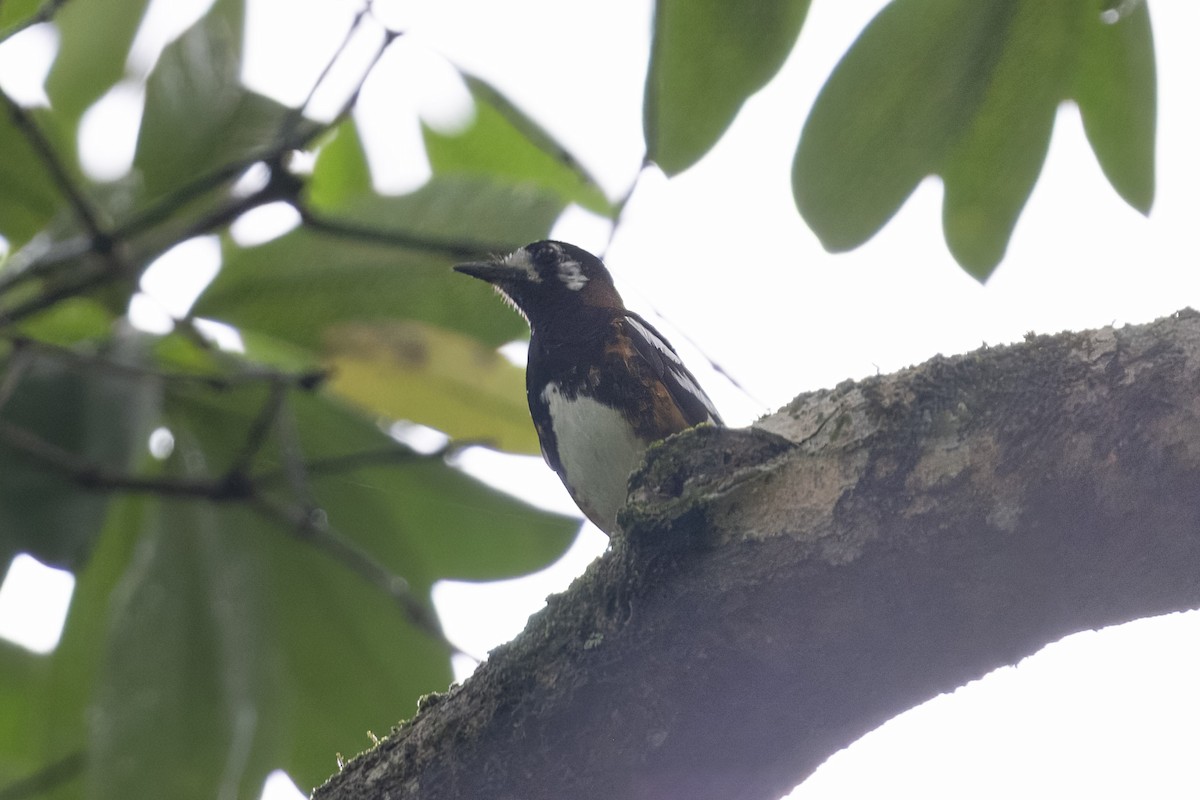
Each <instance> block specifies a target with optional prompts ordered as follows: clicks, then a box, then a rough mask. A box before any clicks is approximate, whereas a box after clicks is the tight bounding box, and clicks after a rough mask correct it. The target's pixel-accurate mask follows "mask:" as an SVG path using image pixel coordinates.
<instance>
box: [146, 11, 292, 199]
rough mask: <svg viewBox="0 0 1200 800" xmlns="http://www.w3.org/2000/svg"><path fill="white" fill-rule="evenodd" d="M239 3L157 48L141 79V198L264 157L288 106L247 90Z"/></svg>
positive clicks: (213, 13)
mask: <svg viewBox="0 0 1200 800" xmlns="http://www.w3.org/2000/svg"><path fill="white" fill-rule="evenodd" d="M242 16H243V11H242V7H241V3H240V2H232V1H231V0H222V2H220V3H218V4H217V5H216V6H214V7H213V9H212V11H210V12H209V13H208V14H207V15H205V16H204V18H203V19H201V20H200V21H199V22H197V23H196V24H195V25H193V26H192V27H191V28H190V29H188V31H187V32H185V33H184V34H183V35H182V36H181V37H180V38H179V39H178V40H176V41H175V42H173V43H172V44H171V45H170V46H168V47H167V48H166V49H165V50H164V51H163V53H162V56H161V57H160V58H159V60H158V64H157V65H156V66H155V68H154V71H153V72H152V73H151V74H150V77H149V79H148V81H147V84H146V109H145V112H144V114H143V115H142V126H141V129H140V131H139V133H138V143H137V150H136V152H135V153H134V160H133V163H134V167H135V168H136V169H137V171H138V173H139V174H140V175H141V177H142V183H143V191H144V194H145V198H146V199H153V198H156V197H158V196H161V195H162V194H163V193H165V192H167V191H168V190H170V189H172V188H175V187H177V186H178V185H179V184H180V183H183V182H186V181H188V180H192V179H195V178H198V177H200V176H201V175H204V174H206V173H208V172H210V171H211V170H213V169H214V168H216V167H220V166H223V165H226V164H229V163H231V162H236V161H239V160H243V159H248V158H253V157H255V156H257V155H260V154H264V153H265V152H266V151H267V149H268V147H269V145H271V144H272V143H273V142H275V141H276V140H277V138H278V137H279V135H280V132H281V130H283V124H284V121H285V120H287V119H289V118H290V116H291V115H292V113H293V112H292V110H291V109H289V108H287V107H286V106H283V105H280V104H279V103H276V102H275V101H274V100H270V99H268V98H266V97H263V96H262V95H259V94H255V93H254V92H250V91H248V90H247V89H245V88H244V87H243V86H242V85H241V84H240V83H239V82H238V81H239V74H240V71H241V25H242Z"/></svg>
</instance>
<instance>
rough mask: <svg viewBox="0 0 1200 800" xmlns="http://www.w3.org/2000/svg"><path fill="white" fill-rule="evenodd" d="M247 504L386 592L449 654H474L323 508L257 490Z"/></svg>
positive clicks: (403, 580)
mask: <svg viewBox="0 0 1200 800" xmlns="http://www.w3.org/2000/svg"><path fill="white" fill-rule="evenodd" d="M250 507H251V508H252V509H254V510H255V511H257V512H258V513H259V514H260V515H261V516H263V517H265V518H267V519H270V520H273V521H275V522H278V523H282V524H284V525H285V526H287V527H288V528H289V529H291V530H292V531H294V532H295V534H296V535H297V537H298V538H299V539H300V540H301V541H303V542H306V543H308V544H310V545H312V546H313V547H315V548H317V549H318V550H321V551H322V552H324V553H325V554H326V555H328V556H330V557H331V558H333V559H334V560H335V561H337V562H339V563H340V564H342V566H344V567H346V568H347V569H349V570H350V571H351V572H353V573H354V574H355V575H357V576H359V577H360V578H362V579H363V580H364V581H366V582H367V583H368V584H370V585H371V586H374V587H375V588H376V589H379V590H380V591H382V592H383V593H384V594H386V595H388V596H389V597H390V598H392V600H393V601H394V602H395V603H396V604H397V605H398V606H399V607H400V609H401V610H402V611H403V612H404V615H405V617H406V618H407V619H408V621H409V622H410V623H411V624H412V625H413V627H415V628H417V630H419V631H421V632H423V633H425V634H426V635H428V636H429V637H430V638H432V639H433V640H434V641H436V642H437V643H438V644H440V645H441V646H442V647H444V648H445V649H446V650H447V651H448V652H449V653H450V654H451V655H464V656H467V657H468V658H474V656H472V655H471V654H470V653H465V652H463V651H462V650H461V649H459V648H458V646H457V645H455V644H454V643H453V642H451V641H450V640H449V639H447V638H446V634H445V633H444V632H443V631H442V626H441V623H440V622H439V621H438V619H437V616H436V615H435V614H433V612H431V611H430V610H429V609H428V608H427V607H426V606H425V605H424V604H423V603H421V601H420V600H418V599H417V597H416V596H415V595H414V594H413V592H412V590H411V589H410V588H409V585H408V581H406V580H405V579H404V578H402V577H400V576H399V575H396V574H395V573H393V572H392V571H391V570H389V569H388V568H387V567H385V566H383V565H382V564H380V563H379V562H378V561H376V560H375V559H374V558H373V557H372V556H371V555H370V554H369V553H367V552H366V551H365V550H362V549H361V548H359V547H358V546H357V545H354V544H352V543H351V542H350V541H348V540H346V539H345V538H344V537H342V536H341V535H339V534H338V533H337V531H335V530H334V529H333V528H332V527H330V525H329V522H328V520H327V518H326V517H325V514H324V512H323V511H320V510H319V509H318V510H316V511H308V512H305V511H304V510H302V509H298V508H291V507H288V506H286V505H283V504H280V503H277V502H275V501H273V500H271V499H269V498H266V497H263V496H262V495H260V494H256V495H254V496H253V497H252V498H250Z"/></svg>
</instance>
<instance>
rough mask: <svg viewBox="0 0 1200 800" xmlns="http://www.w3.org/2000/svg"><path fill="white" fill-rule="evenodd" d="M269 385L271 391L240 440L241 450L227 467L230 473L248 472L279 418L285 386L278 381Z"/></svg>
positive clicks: (246, 473)
mask: <svg viewBox="0 0 1200 800" xmlns="http://www.w3.org/2000/svg"><path fill="white" fill-rule="evenodd" d="M270 387H271V391H270V394H269V395H268V396H267V399H266V402H264V403H263V404H262V408H260V409H259V410H258V415H257V416H256V417H255V418H254V422H252V423H251V424H250V430H249V431H247V432H246V439H245V441H243V442H242V449H241V451H240V452H239V453H238V454H237V457H236V458H234V459H233V464H232V465H231V466H230V467H229V471H230V472H231V473H239V474H242V475H248V474H249V473H250V467H251V465H252V464H253V463H254V459H255V458H257V457H258V454H259V453H260V452H262V449H263V445H265V444H266V443H267V438H268V437H269V436H270V435H271V431H272V430H273V429H274V428H275V422H276V420H278V418H279V412H280V409H282V408H283V405H284V397H285V395H286V388H287V387H286V386H285V385H284V384H283V383H281V382H279V381H272V382H271V384H270Z"/></svg>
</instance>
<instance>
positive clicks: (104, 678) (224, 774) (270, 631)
mask: <svg viewBox="0 0 1200 800" xmlns="http://www.w3.org/2000/svg"><path fill="white" fill-rule="evenodd" d="M180 449H181V450H182V451H183V452H182V453H181V455H182V456H183V459H180V460H181V461H182V460H185V459H186V460H190V461H192V462H193V463H195V462H200V461H202V456H200V454H199V453H198V452H196V451H192V452H188V449H189V448H188V446H187V444H186V442H181V443H180ZM262 528H263V526H262V525H261V524H257V525H256V524H253V523H250V524H247V523H245V522H243V521H242V520H241V519H240V518H239V515H237V514H234V513H230V512H227V511H225V510H223V509H219V508H218V507H217V506H215V505H214V504H209V503H194V502H193V503H155V504H154V508H153V509H152V510H151V512H150V513H149V514H147V515H146V519H145V520H144V522H143V526H142V529H141V531H140V534H139V537H138V542H137V549H136V552H135V553H134V556H133V559H132V561H131V562H130V564H129V568H128V569H127V570H126V572H125V574H124V575H123V576H122V580H121V583H120V585H119V586H118V587H117V589H116V591H115V592H114V594H113V597H112V599H111V601H110V614H109V618H110V626H111V627H110V630H109V634H108V636H107V637H106V641H105V647H104V659H103V663H102V665H101V667H100V671H99V674H98V675H97V685H96V692H95V695H94V696H93V698H92V701H91V703H90V707H89V714H88V722H89V725H88V728H89V741H88V745H89V746H88V750H87V752H88V769H87V773H86V781H87V784H88V794H89V796H92V797H97V798H136V797H147V798H149V797H176V798H189V797H195V798H206V797H239V796H240V797H248V796H254V794H255V792H256V790H257V789H258V788H259V787H261V785H262V781H263V779H264V777H265V775H266V773H267V772H268V771H269V770H270V769H271V767H273V766H275V765H277V764H279V763H280V762H281V761H282V760H283V759H282V752H281V751H282V749H283V748H282V747H280V744H281V741H280V739H281V737H280V736H279V731H278V728H280V727H281V723H282V722H283V720H282V719H281V715H280V710H279V707H278V706H279V702H280V701H279V697H278V696H279V693H280V689H281V685H280V683H279V681H278V678H279V672H280V665H279V664H278V651H279V645H278V643H277V642H276V641H275V636H276V631H275V629H274V626H273V625H271V624H270V615H269V612H268V608H269V605H270V603H271V602H272V601H271V598H270V596H269V593H270V591H271V589H272V588H273V587H271V586H269V585H268V584H267V583H266V582H265V581H264V580H263V577H264V575H265V574H266V570H267V567H268V566H269V565H268V564H267V563H264V560H265V559H266V558H267V557H268V553H267V552H266V548H264V547H262V545H263V544H264V541H266V542H273V541H274V536H273V535H272V532H270V531H266V530H262ZM166 731H172V732H177V733H181V732H185V731H186V735H164V732H166Z"/></svg>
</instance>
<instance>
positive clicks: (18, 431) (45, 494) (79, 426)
mask: <svg viewBox="0 0 1200 800" xmlns="http://www.w3.org/2000/svg"><path fill="white" fill-rule="evenodd" d="M139 347H140V345H139V344H138V343H137V342H136V340H134V341H127V342H117V343H116V347H114V348H110V352H109V353H108V354H107V358H109V359H111V360H113V361H121V360H128V359H131V358H134V359H135V358H136V355H134V353H135V352H136V350H137V349H138V348H139ZM21 362H24V363H23V365H22V363H21ZM14 364H16V365H17V368H18V369H20V370H21V371H20V372H18V373H17V375H18V379H17V381H16V382H15V384H14V385H13V389H12V393H11V395H10V397H9V399H8V402H7V404H6V405H5V406H4V408H3V409H2V410H0V422H2V423H3V424H4V425H5V426H6V429H7V431H9V434H8V437H5V436H0V463H3V464H5V465H6V467H5V469H3V470H0V562H3V563H7V562H8V559H10V558H11V557H12V555H13V554H15V553H17V552H22V551H24V552H28V553H30V554H31V555H33V556H35V557H36V558H38V559H39V560H41V561H43V562H45V563H47V564H54V565H56V566H61V567H64V568H67V569H72V570H74V569H78V568H79V567H80V566H82V564H83V563H85V562H86V560H87V557H88V555H89V554H90V552H91V550H92V547H93V545H94V543H95V540H96V537H97V535H98V534H99V532H100V530H101V528H102V526H103V524H104V520H105V514H106V507H107V505H108V497H107V496H105V495H103V494H94V493H89V492H86V491H83V490H82V489H81V487H80V485H79V484H78V483H76V482H75V480H73V479H72V478H71V477H70V476H68V475H67V474H65V473H64V472H63V471H61V470H59V469H57V468H55V467H50V466H46V465H45V464H44V463H43V462H42V461H39V460H38V459H36V458H35V457H34V456H33V455H31V451H30V448H33V450H32V452H33V453H35V454H36V453H37V452H40V451H41V450H42V449H45V448H47V447H49V448H54V449H56V450H61V451H64V452H65V453H67V454H69V456H70V457H72V458H75V459H78V460H81V461H83V462H87V463H91V464H95V465H98V466H99V467H100V468H102V469H104V470H107V471H109V472H111V473H114V474H122V473H125V472H128V471H129V470H131V469H132V468H133V466H134V465H135V464H137V463H139V462H140V461H141V460H143V459H144V458H145V456H146V452H147V451H146V437H147V436H148V434H149V432H150V429H151V427H152V426H153V424H154V421H155V420H156V418H157V413H158V387H157V386H156V385H155V383H154V382H152V381H149V380H147V379H145V378H144V377H141V376H137V375H128V374H123V373H122V372H120V371H119V370H117V369H115V368H113V367H110V366H107V365H106V364H104V363H90V364H89V363H79V362H76V361H74V360H72V359H69V358H64V357H62V356H60V355H57V354H54V353H47V352H43V351H41V350H39V349H36V348H33V349H29V350H26V351H24V352H18V353H16V354H13V353H11V352H10V354H9V356H8V358H7V359H6V361H5V363H4V367H5V368H6V369H12V368H13V365H14ZM23 434H24V435H32V436H35V437H37V438H38V439H40V440H41V441H43V442H45V443H46V444H45V445H41V444H36V443H35V444H33V445H27V444H25V442H24V440H14V441H12V442H8V441H5V439H6V438H12V437H20V436H22V435H23Z"/></svg>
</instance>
